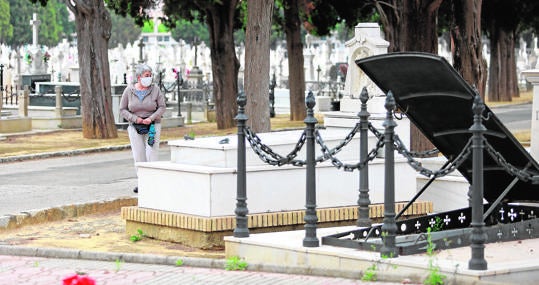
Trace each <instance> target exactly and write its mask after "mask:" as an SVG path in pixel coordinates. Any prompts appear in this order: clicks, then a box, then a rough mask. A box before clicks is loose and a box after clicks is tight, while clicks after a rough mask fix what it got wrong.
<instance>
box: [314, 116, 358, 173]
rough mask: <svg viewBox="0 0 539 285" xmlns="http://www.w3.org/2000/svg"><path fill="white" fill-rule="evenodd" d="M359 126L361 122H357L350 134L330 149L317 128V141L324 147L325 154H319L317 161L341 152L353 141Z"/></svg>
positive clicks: (315, 132) (322, 160)
mask: <svg viewBox="0 0 539 285" xmlns="http://www.w3.org/2000/svg"><path fill="white" fill-rule="evenodd" d="M359 128H360V125H359V123H356V125H355V126H354V128H353V129H352V130H351V131H350V133H348V135H346V137H345V138H344V140H342V141H341V142H340V143H339V144H338V145H337V146H336V147H334V148H332V149H329V148H328V146H327V145H326V144H325V143H324V140H323V139H322V135H321V134H320V131H319V130H318V129H317V130H315V131H314V134H315V137H316V142H317V143H318V144H319V145H320V147H321V149H322V153H323V155H321V156H319V157H318V158H317V159H316V162H317V163H319V162H324V161H326V160H328V159H329V158H331V157H333V155H335V154H337V153H339V152H340V151H341V150H342V148H343V147H345V146H346V145H348V144H349V143H350V142H351V141H352V139H353V138H354V136H355V135H356V133H357V132H358V131H359Z"/></svg>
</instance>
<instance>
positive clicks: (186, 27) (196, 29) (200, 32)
mask: <svg viewBox="0 0 539 285" xmlns="http://www.w3.org/2000/svg"><path fill="white" fill-rule="evenodd" d="M170 33H171V35H172V38H173V39H175V40H176V41H179V40H180V39H183V40H185V41H187V42H190V43H192V42H193V41H194V39H195V37H197V38H198V39H199V41H203V42H204V43H206V45H209V41H210V34H209V32H208V28H207V27H206V24H205V23H204V22H201V21H200V20H198V19H194V20H193V21H192V22H189V21H188V20H185V19H180V20H178V21H176V24H175V27H174V28H172V29H171V31H170Z"/></svg>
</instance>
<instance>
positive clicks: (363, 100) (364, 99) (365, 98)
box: [359, 87, 369, 104]
mask: <svg viewBox="0 0 539 285" xmlns="http://www.w3.org/2000/svg"><path fill="white" fill-rule="evenodd" d="M359 100H361V103H363V104H365V103H367V101H368V100H369V92H368V91H367V87H363V89H361V94H360V95H359Z"/></svg>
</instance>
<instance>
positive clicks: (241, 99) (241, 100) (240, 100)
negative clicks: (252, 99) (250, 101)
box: [236, 91, 247, 107]
mask: <svg viewBox="0 0 539 285" xmlns="http://www.w3.org/2000/svg"><path fill="white" fill-rule="evenodd" d="M236 102H237V103H238V106H240V107H245V105H247V97H245V92H243V91H241V92H240V93H239V94H238V98H237V99H236Z"/></svg>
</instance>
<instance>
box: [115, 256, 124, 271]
mask: <svg viewBox="0 0 539 285" xmlns="http://www.w3.org/2000/svg"><path fill="white" fill-rule="evenodd" d="M122 263H123V262H122V261H121V260H120V259H116V261H115V265H116V268H115V269H114V271H116V272H118V271H120V269H121V267H122Z"/></svg>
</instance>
